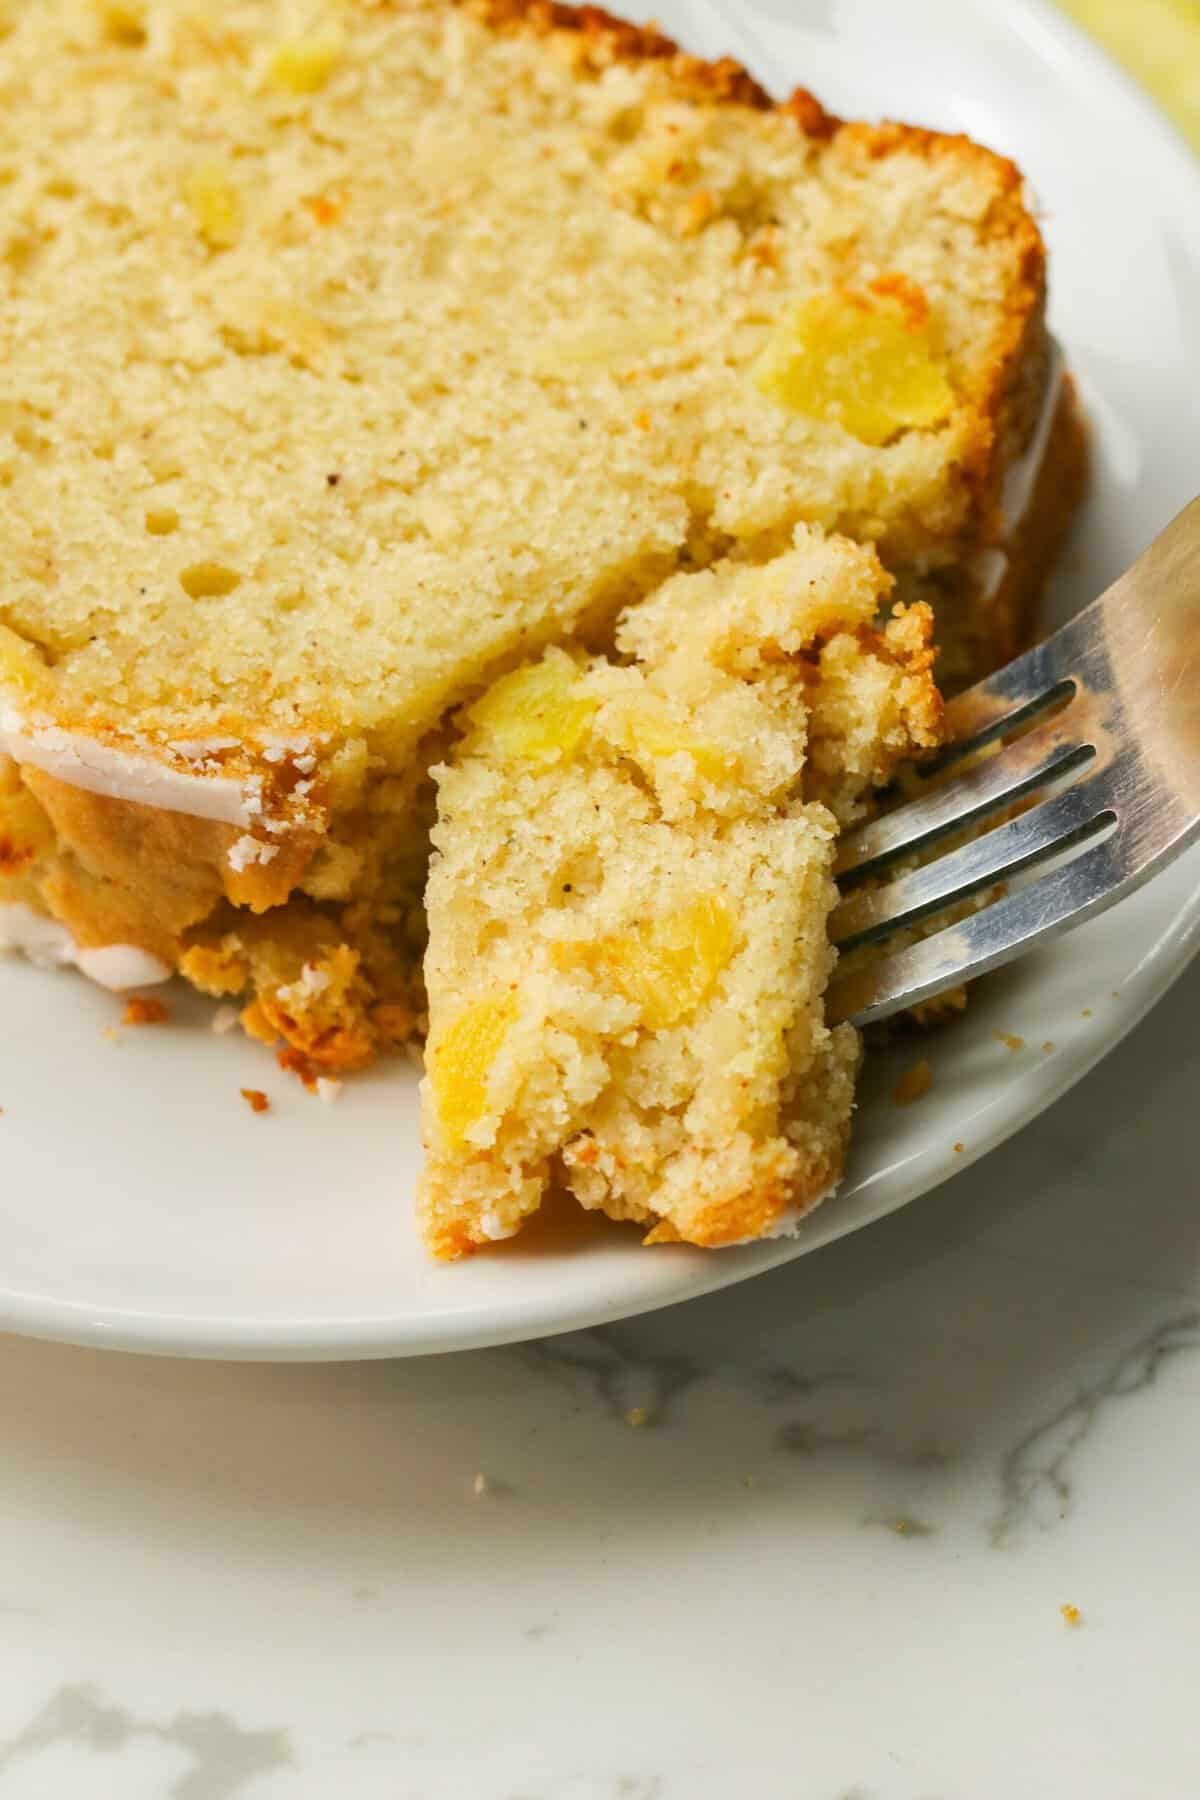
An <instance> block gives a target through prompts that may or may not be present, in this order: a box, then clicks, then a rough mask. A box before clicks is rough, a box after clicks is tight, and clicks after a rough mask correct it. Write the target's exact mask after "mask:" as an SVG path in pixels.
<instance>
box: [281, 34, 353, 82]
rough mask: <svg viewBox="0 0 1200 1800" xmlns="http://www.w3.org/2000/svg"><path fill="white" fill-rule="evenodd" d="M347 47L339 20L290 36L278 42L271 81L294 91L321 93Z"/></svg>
mask: <svg viewBox="0 0 1200 1800" xmlns="http://www.w3.org/2000/svg"><path fill="white" fill-rule="evenodd" d="M345 47H346V34H345V32H344V31H343V30H342V27H341V26H340V25H338V24H335V23H330V24H327V25H321V26H318V27H316V28H315V29H314V30H312V31H308V32H305V33H304V35H303V36H302V37H294V38H287V39H285V41H284V42H283V43H281V44H276V46H275V49H274V50H273V52H272V54H271V61H270V67H269V74H270V78H271V81H272V82H273V83H274V85H275V86H276V87H280V88H286V89H287V91H288V92H289V93H291V94H316V93H319V92H320V90H321V89H322V88H323V87H324V86H325V83H326V82H327V81H328V80H329V77H330V76H331V75H332V74H333V71H334V69H335V68H336V67H337V65H338V63H339V62H340V60H341V56H342V52H343V50H344V49H345Z"/></svg>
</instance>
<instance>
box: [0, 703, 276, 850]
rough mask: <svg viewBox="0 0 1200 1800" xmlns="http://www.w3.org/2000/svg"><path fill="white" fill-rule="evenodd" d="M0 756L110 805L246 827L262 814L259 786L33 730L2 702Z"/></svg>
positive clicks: (42, 728) (70, 735)
mask: <svg viewBox="0 0 1200 1800" xmlns="http://www.w3.org/2000/svg"><path fill="white" fill-rule="evenodd" d="M0 750H2V751H4V752H5V753H6V754H7V755H8V756H10V757H11V758H12V759H13V761H14V762H18V763H30V764H32V766H33V767H34V768H35V769H42V770H44V771H45V773H46V774H47V775H53V776H54V777H55V778H56V779H57V780H59V781H65V782H66V783H68V785H69V786H71V787H77V788H83V789H84V790H85V791H86V792H87V793H90V794H103V795H105V796H106V797H107V798H109V799H112V800H129V801H133V802H135V803H136V804H137V805H139V806H153V807H156V808H157V809H158V810H159V811H160V812H175V813H186V814H188V815H189V817H191V818H194V819H215V820H218V821H219V822H221V823H223V824H226V825H249V824H250V822H251V820H252V819H253V818H254V817H255V816H256V815H257V814H259V813H261V811H262V797H261V785H262V784H261V780H260V779H259V778H258V777H257V776H256V777H252V778H251V780H250V781H238V780H236V779H235V778H234V777H233V776H230V775H220V774H217V773H215V772H214V773H211V774H209V773H203V772H199V771H197V772H195V773H193V772H190V771H186V770H183V769H174V768H172V767H171V766H170V765H169V764H167V763H164V762H161V761H159V760H158V759H157V758H155V757H152V756H136V755H133V754H131V753H130V752H129V751H126V750H116V749H114V748H112V746H111V745H108V744H101V743H99V742H97V740H96V739H95V738H87V737H81V736H79V735H78V734H77V733H75V732H70V731H64V730H63V729H62V727H61V726H58V725H36V724H33V723H30V722H28V721H26V720H25V719H23V718H22V716H21V714H20V713H19V712H18V711H17V710H16V708H15V707H14V706H12V705H11V704H5V703H3V702H0Z"/></svg>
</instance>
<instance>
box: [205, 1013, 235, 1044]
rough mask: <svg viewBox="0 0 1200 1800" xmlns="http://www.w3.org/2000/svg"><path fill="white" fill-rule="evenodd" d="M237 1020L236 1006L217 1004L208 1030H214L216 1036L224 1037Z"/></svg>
mask: <svg viewBox="0 0 1200 1800" xmlns="http://www.w3.org/2000/svg"><path fill="white" fill-rule="evenodd" d="M237 1022H238V1010H237V1007H236V1006H218V1008H217V1010H216V1012H215V1013H214V1014H213V1016H212V1019H211V1021H210V1023H209V1030H210V1031H215V1032H216V1034H217V1036H218V1037H226V1036H227V1035H228V1033H229V1032H231V1031H232V1030H233V1029H234V1028H235V1026H236V1025H237Z"/></svg>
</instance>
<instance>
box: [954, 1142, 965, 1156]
mask: <svg viewBox="0 0 1200 1800" xmlns="http://www.w3.org/2000/svg"><path fill="white" fill-rule="evenodd" d="M966 1147H967V1146H966V1145H965V1144H955V1146H954V1154H955V1156H961V1155H962V1154H963V1152H964V1150H965V1149H966Z"/></svg>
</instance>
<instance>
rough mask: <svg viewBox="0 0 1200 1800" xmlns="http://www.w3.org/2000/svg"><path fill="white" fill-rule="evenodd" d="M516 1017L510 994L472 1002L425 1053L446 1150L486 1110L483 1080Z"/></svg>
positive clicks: (460, 1139)
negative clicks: (427, 1054)
mask: <svg viewBox="0 0 1200 1800" xmlns="http://www.w3.org/2000/svg"><path fill="white" fill-rule="evenodd" d="M516 1016H517V998H516V995H515V994H500V995H498V996H487V997H485V998H483V999H481V1000H473V1001H472V1002H471V1004H470V1005H469V1006H467V1007H466V1008H465V1009H464V1010H463V1011H462V1012H460V1013H459V1015H458V1017H457V1018H456V1019H455V1021H454V1023H453V1024H452V1025H451V1026H450V1027H449V1028H448V1029H447V1030H446V1031H445V1032H444V1033H443V1034H442V1036H441V1038H440V1039H439V1040H438V1042H437V1043H436V1044H435V1045H434V1046H433V1047H432V1048H431V1050H430V1053H429V1080H430V1085H431V1087H432V1089H433V1097H434V1101H435V1103H436V1105H437V1112H438V1118H439V1120H440V1121H441V1126H442V1131H443V1133H444V1134H445V1138H446V1141H447V1144H448V1145H449V1147H450V1148H451V1149H458V1148H459V1147H460V1146H461V1145H462V1144H463V1142H464V1140H465V1138H466V1135H467V1132H468V1131H469V1130H470V1128H471V1126H472V1125H474V1124H477V1123H478V1121H479V1120H480V1119H481V1118H482V1117H483V1115H484V1113H485V1112H486V1110H487V1083H488V1075H489V1073H490V1071H491V1067H492V1064H493V1063H494V1062H495V1060H496V1057H497V1056H498V1054H499V1052H500V1047H501V1045H502V1044H503V1042H504V1040H505V1038H506V1037H507V1036H508V1033H509V1031H510V1030H511V1029H512V1026H513V1023H514V1021H515V1019H516Z"/></svg>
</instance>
